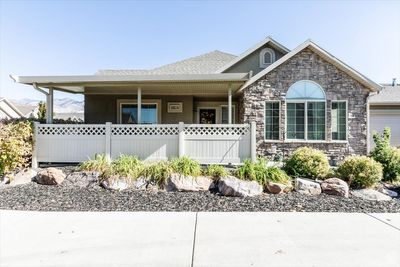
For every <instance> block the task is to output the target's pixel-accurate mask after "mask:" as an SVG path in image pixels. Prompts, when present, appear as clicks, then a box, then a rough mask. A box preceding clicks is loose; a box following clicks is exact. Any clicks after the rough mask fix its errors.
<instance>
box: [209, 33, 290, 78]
mask: <svg viewBox="0 0 400 267" xmlns="http://www.w3.org/2000/svg"><path fill="white" fill-rule="evenodd" d="M266 44H270V45H271V46H272V47H273V48H275V49H277V50H278V51H280V52H282V53H283V54H286V53H289V51H290V50H289V49H288V48H286V47H285V46H283V45H282V44H280V43H278V42H277V41H275V40H274V39H272V37H271V36H268V37H267V38H265V39H264V40H262V41H261V42H259V43H257V44H256V45H254V46H253V47H250V48H249V49H247V50H246V51H244V52H243V53H242V54H240V55H239V56H238V57H235V58H234V59H233V60H231V61H230V62H228V63H227V64H225V65H224V66H222V67H221V68H219V69H218V70H217V71H216V72H217V73H221V72H224V71H226V70H227V69H229V68H230V67H232V66H233V65H235V64H236V63H238V62H240V61H241V60H242V59H244V58H246V57H247V56H248V55H250V54H251V53H253V52H254V51H256V50H257V49H259V48H260V47H263V46H264V45H266Z"/></svg>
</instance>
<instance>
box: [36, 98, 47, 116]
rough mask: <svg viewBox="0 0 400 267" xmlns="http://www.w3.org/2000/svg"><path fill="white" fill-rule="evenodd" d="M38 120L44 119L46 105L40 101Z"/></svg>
mask: <svg viewBox="0 0 400 267" xmlns="http://www.w3.org/2000/svg"><path fill="white" fill-rule="evenodd" d="M37 116H38V119H39V120H44V119H46V104H45V103H44V102H43V101H40V102H39V104H38V114H37Z"/></svg>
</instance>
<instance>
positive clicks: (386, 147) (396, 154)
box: [371, 128, 400, 182]
mask: <svg viewBox="0 0 400 267" xmlns="http://www.w3.org/2000/svg"><path fill="white" fill-rule="evenodd" d="M390 135H391V133H390V128H385V129H384V130H383V134H382V135H379V134H378V133H376V132H375V133H374V134H373V138H374V142H375V148H374V149H373V150H372V151H371V157H372V158H373V159H374V160H376V161H377V162H379V163H381V164H382V167H383V180H384V181H391V182H393V181H399V180H400V149H398V148H395V147H392V146H391V145H390Z"/></svg>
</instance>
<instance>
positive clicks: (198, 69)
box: [96, 50, 236, 75]
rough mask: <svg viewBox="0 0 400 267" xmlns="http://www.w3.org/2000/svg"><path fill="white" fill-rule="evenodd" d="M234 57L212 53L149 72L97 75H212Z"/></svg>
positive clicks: (103, 71) (103, 72)
mask: <svg viewBox="0 0 400 267" xmlns="http://www.w3.org/2000/svg"><path fill="white" fill-rule="evenodd" d="M235 57H236V56H234V55H231V54H228V53H225V52H222V51H218V50H215V51H212V52H209V53H206V54H202V55H199V56H195V57H191V58H188V59H184V60H181V61H177V62H175V63H171V64H167V65H164V66H161V67H158V68H154V69H150V70H99V71H98V72H96V74H97V75H157V74H212V73H215V72H216V70H218V69H219V68H221V66H223V65H225V64H226V63H227V62H230V61H232V59H234V58H235Z"/></svg>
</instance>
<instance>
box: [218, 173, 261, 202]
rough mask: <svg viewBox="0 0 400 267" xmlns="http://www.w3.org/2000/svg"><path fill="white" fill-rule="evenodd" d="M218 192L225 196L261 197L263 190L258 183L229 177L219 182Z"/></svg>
mask: <svg viewBox="0 0 400 267" xmlns="http://www.w3.org/2000/svg"><path fill="white" fill-rule="evenodd" d="M218 190H219V192H220V193H221V194H222V195H224V196H232V197H252V196H257V195H261V193H262V191H263V188H262V186H261V185H260V184H259V183H257V182H256V181H243V180H240V179H238V178H236V177H233V176H227V177H223V178H221V179H220V180H219V182H218Z"/></svg>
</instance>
